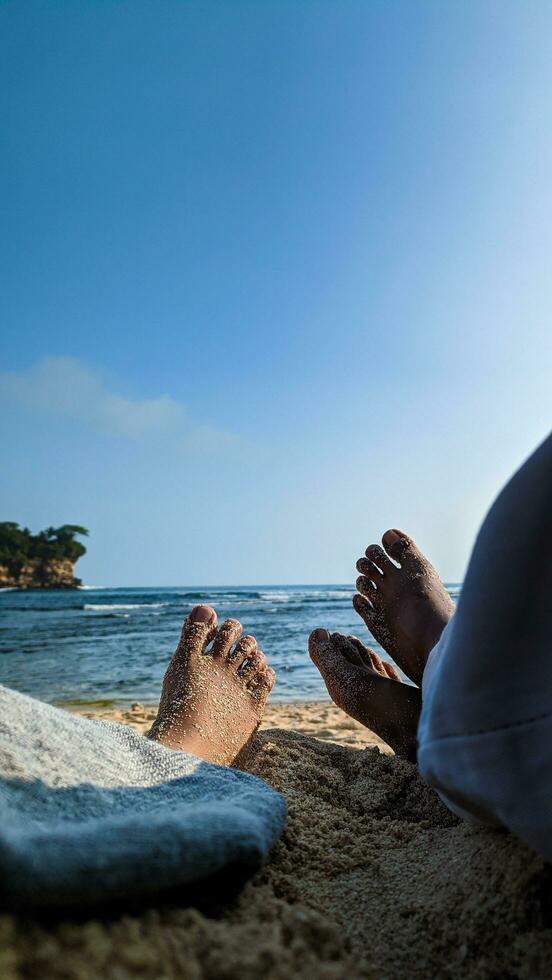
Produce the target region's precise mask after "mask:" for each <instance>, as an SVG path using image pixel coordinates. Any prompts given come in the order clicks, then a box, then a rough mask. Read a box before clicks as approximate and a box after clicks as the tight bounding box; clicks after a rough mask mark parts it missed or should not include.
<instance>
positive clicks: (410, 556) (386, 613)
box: [353, 530, 454, 684]
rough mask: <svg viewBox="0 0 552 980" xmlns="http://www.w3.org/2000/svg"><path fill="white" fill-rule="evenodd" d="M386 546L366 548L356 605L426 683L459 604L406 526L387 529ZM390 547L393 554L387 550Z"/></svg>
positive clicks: (391, 652)
mask: <svg viewBox="0 0 552 980" xmlns="http://www.w3.org/2000/svg"><path fill="white" fill-rule="evenodd" d="M382 541H383V544H384V547H385V549H386V550H385V551H384V550H383V548H380V547H379V545H377V544H371V545H369V547H368V548H367V549H366V552H365V554H366V557H365V558H359V560H358V561H357V564H356V567H357V570H358V571H359V572H361V575H360V576H359V578H358V579H357V583H356V585H357V589H358V591H359V592H361V593H362V595H355V597H354V599H353V605H354V607H355V609H356V611H357V612H358V613H359V615H360V616H361V617H362V619H363V620H364V622H365V623H366V625H367V627H368V629H369V630H370V632H371V633H372V635H373V636H374V638H375V639H376V640H377V642H378V643H379V644H381V646H382V647H383V649H384V650H385V651H386V652H387V653H388V654H389V655H390V656H391V657H393V660H394V661H395V662H396V663H397V664H398V665H399V667H400V668H401V670H404V672H405V674H407V676H408V677H410V678H411V680H413V681H414V683H415V684H420V683H421V680H422V675H423V672H424V668H425V665H426V661H427V658H428V656H429V654H430V652H431V650H432V649H433V647H434V646H435V644H436V643H437V641H438V639H439V637H440V636H441V633H442V632H443V630H444V628H445V626H446V625H447V623H448V621H449V619H450V618H451V616H452V614H453V613H454V603H453V601H452V599H451V598H450V596H449V594H448V592H447V590H446V589H445V586H444V585H443V583H442V582H441V579H440V578H439V576H438V574H437V572H436V571H435V569H434V567H433V565H431V564H430V563H429V562H428V560H427V558H425V557H424V555H422V553H421V551H419V550H418V548H417V547H416V545H415V544H414V542H413V541H412V539H411V538H409V537H408V535H406V534H403V532H402V531H397V530H392V531H386V532H385V534H384V535H383V538H382ZM386 552H387V554H386ZM389 555H390V556H391V558H393V559H394V560H395V561H396V562H398V563H399V565H400V568H397V566H396V565H395V564H394V563H393V562H392V561H391V560H390V558H389Z"/></svg>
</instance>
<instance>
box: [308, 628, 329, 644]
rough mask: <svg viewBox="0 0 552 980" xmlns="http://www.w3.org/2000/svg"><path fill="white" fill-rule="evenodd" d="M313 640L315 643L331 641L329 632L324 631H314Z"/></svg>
mask: <svg viewBox="0 0 552 980" xmlns="http://www.w3.org/2000/svg"><path fill="white" fill-rule="evenodd" d="M311 640H313V642H314V643H324V641H326V642H327V641H328V640H329V633H328V631H327V630H322V629H317V630H313V632H312V633H311Z"/></svg>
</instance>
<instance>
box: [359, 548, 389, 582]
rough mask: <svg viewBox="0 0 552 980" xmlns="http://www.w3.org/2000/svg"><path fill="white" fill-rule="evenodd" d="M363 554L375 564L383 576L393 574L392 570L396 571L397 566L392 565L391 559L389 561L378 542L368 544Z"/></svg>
mask: <svg viewBox="0 0 552 980" xmlns="http://www.w3.org/2000/svg"><path fill="white" fill-rule="evenodd" d="M364 554H365V555H366V558H367V560H368V561H370V562H372V563H373V564H374V565H376V566H377V568H378V569H379V570H380V573H381V574H382V575H384V576H385V575H393V572H396V571H397V566H396V565H394V564H393V562H392V561H389V558H388V557H387V555H386V554H385V551H384V550H383V548H380V546H379V544H370V545H368V547H367V549H366V551H365V552H364ZM390 554H391V552H390ZM360 560H362V559H360ZM357 568H358V563H357ZM358 570H359V572H360V571H362V569H360V568H359V569H358Z"/></svg>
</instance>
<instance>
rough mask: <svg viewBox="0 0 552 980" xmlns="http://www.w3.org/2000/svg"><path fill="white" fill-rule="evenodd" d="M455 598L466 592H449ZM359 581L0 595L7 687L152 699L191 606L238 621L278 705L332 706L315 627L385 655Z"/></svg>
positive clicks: (69, 697)
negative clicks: (259, 652)
mask: <svg viewBox="0 0 552 980" xmlns="http://www.w3.org/2000/svg"><path fill="white" fill-rule="evenodd" d="M448 588H449V591H450V594H451V596H452V597H453V599H455V600H456V598H457V597H458V594H459V586H457V585H450V586H448ZM353 594H354V590H353V588H352V586H350V585H313V586H308V585H288V586H281V585H279V586H249V587H239V588H238V587H237V588H232V587H220V588H143V589H141V588H132V589H131V588H118V589H91V588H84V589H78V590H75V591H72V590H71V591H49V590H48V591H46V590H45V591H37V592H18V591H15V590H5V591H3V592H0V683H2V684H5V685H6V686H7V687H11V688H14V689H15V690H18V691H23V692H25V693H27V694H31V695H33V696H34V697H37V698H40V699H42V700H45V701H51V702H54V701H55V702H68V701H72V702H73V703H78V702H90V701H96V702H102V703H103V704H104V705H107V704H109V703H121V704H125V703H128V702H130V701H133V700H136V701H143V702H152V701H155V700H156V699H157V698H158V696H159V690H160V685H161V681H162V678H163V674H164V672H165V668H166V665H167V662H168V660H169V658H170V657H171V655H172V653H173V651H174V649H175V646H176V643H177V641H178V637H179V633H180V628H181V625H182V621H183V620H184V618H185V616H186V615H187V614H188V613H189V611H190V609H191V608H192V606H194V605H196V604H197V603H199V602H204V603H208V604H210V605H213V606H214V607H215V608H216V610H217V612H218V616H219V621H222V620H223V619H227V618H230V617H232V618H236V619H239V620H240V622H241V623H242V624H243V627H244V630H245V631H246V632H247V633H253V634H254V635H255V636H256V637H257V640H258V642H259V646H260V647H261V649H263V650H264V652H265V653H266V655H267V657H268V658H269V660H270V663H271V664H272V666H273V667H274V669H275V670H276V673H277V682H276V687H275V689H274V692H273V695H272V699H273V700H275V701H280V702H292V701H302V700H304V701H307V700H324V699H326V697H327V694H326V689H325V686H324V683H323V681H322V678H321V677H320V675H319V673H318V671H317V670H316V668H315V667H314V666H313V664H312V663H311V661H310V659H309V657H308V654H307V638H308V635H309V633H310V632H311V630H313V629H314V628H315V627H317V626H322V627H324V628H328V629H331V630H338V631H339V632H342V633H353V634H355V635H356V636H358V637H360V638H361V639H362V640H364V641H366V642H367V643H369V645H370V646H372V647H373V648H374V649H375V650H377V651H378V652H380V653H381V652H382V651H381V648H380V647H379V646H378V644H377V643H376V642H375V641H374V640H372V638H371V637H370V636H369V634H368V631H367V630H366V628H365V626H364V623H363V622H362V621H361V620H360V619H359V617H358V616H357V615H356V613H355V611H354V609H353V608H352V605H351V598H352V596H353Z"/></svg>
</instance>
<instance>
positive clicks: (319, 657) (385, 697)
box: [309, 629, 422, 762]
mask: <svg viewBox="0 0 552 980" xmlns="http://www.w3.org/2000/svg"><path fill="white" fill-rule="evenodd" d="M309 654H310V657H311V660H312V661H313V662H314V663H315V664H316V666H317V667H318V670H319V671H320V673H321V674H322V677H323V678H324V681H325V683H326V687H327V689H328V694H329V695H330V697H331V699H332V701H334V703H335V704H337V706H338V708H341V709H342V711H346V712H347V714H348V715H351V717H352V718H356V720H357V721H359V722H360V723H361V724H362V725H366V727H367V728H369V729H370V730H371V731H373V732H376V734H377V735H379V736H380V738H382V739H383V740H384V742H387V744H388V745H390V746H391V748H392V749H393V750H394V751H395V752H396V754H397V755H401V756H403V757H404V758H407V759H410V761H411V762H414V761H415V760H416V749H417V740H416V733H417V730H418V720H419V717H420V711H421V709H422V697H421V693H420V691H419V689H418V688H417V687H412V685H410V684H403V683H402V682H401V679H400V677H399V675H398V674H397V672H396V670H395V668H394V667H392V665H391V664H388V663H386V662H385V661H384V660H381V659H380V658H379V657H378V655H377V653H374V651H373V650H369V649H368V648H367V647H365V646H364V645H363V644H362V643H361V642H360V640H357V638H356V637H355V636H342V635H341V633H331V634H330V633H328V631H327V630H323V629H318V630H314V632H313V633H311V635H310V637H309Z"/></svg>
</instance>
